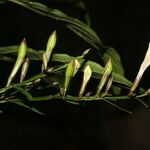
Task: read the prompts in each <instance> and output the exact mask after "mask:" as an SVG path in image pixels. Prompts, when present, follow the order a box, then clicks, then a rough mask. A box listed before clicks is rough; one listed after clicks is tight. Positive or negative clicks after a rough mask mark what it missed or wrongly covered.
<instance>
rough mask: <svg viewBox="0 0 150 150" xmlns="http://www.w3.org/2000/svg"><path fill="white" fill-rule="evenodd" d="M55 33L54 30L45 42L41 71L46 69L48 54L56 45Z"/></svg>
mask: <svg viewBox="0 0 150 150" xmlns="http://www.w3.org/2000/svg"><path fill="white" fill-rule="evenodd" d="M56 40H57V35H56V31H54V32H53V33H52V34H51V35H50V37H49V39H48V42H47V46H46V51H45V52H44V53H43V65H42V71H43V70H46V69H47V66H48V62H49V59H50V56H51V54H52V51H53V49H54V47H55V45H56Z"/></svg>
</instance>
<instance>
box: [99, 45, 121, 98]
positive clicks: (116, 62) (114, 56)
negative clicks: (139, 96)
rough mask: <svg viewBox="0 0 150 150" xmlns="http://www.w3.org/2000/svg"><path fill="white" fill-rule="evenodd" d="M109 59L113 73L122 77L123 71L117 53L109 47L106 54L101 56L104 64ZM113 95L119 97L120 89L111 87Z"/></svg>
mask: <svg viewBox="0 0 150 150" xmlns="http://www.w3.org/2000/svg"><path fill="white" fill-rule="evenodd" d="M109 58H111V60H112V64H113V72H115V73H117V74H120V75H121V76H123V77H124V69H123V66H122V63H121V59H120V56H119V54H118V53H117V51H116V50H115V49H114V48H112V47H110V48H108V49H107V50H106V52H105V53H104V54H103V56H102V60H103V61H104V62H105V63H106V62H107V60H108V59H109ZM112 89H113V93H114V94H115V95H119V94H120V92H121V88H119V87H116V86H113V88H112Z"/></svg>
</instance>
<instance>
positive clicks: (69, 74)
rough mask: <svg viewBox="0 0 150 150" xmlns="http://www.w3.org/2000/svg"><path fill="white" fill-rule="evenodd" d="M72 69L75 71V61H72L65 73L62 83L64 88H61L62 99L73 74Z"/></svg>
mask: <svg viewBox="0 0 150 150" xmlns="http://www.w3.org/2000/svg"><path fill="white" fill-rule="evenodd" d="M74 69H75V60H72V61H71V62H70V63H69V64H68V66H67V69H66V73H65V82H64V87H63V97H65V95H66V92H67V90H68V86H69V83H70V80H71V78H72V76H73V74H74Z"/></svg>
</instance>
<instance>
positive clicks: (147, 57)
mask: <svg viewBox="0 0 150 150" xmlns="http://www.w3.org/2000/svg"><path fill="white" fill-rule="evenodd" d="M149 65H150V43H149V47H148V50H147V52H146V55H145V58H144V60H143V62H142V64H141V66H140V69H139V72H138V74H137V76H136V78H135V81H134V84H133V86H132V87H131V89H130V92H129V94H128V95H129V96H131V95H132V94H133V92H134V91H135V90H136V88H137V86H138V85H139V83H140V81H141V79H142V76H143V73H144V72H145V70H146V69H147V68H148V66H149Z"/></svg>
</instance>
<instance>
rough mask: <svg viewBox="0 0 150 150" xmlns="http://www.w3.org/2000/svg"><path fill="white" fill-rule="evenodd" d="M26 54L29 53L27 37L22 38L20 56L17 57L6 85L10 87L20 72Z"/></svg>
mask: <svg viewBox="0 0 150 150" xmlns="http://www.w3.org/2000/svg"><path fill="white" fill-rule="evenodd" d="M26 54H27V43H26V39H25V38H24V39H23V40H22V42H21V44H20V46H19V50H18V57H17V60H16V62H15V65H14V67H13V69H12V72H11V74H10V76H9V78H8V81H7V84H6V87H8V86H9V85H10V84H11V82H12V80H13V79H14V77H15V75H16V73H17V72H18V70H19V68H20V66H21V65H22V63H23V61H24V58H25V56H26Z"/></svg>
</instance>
